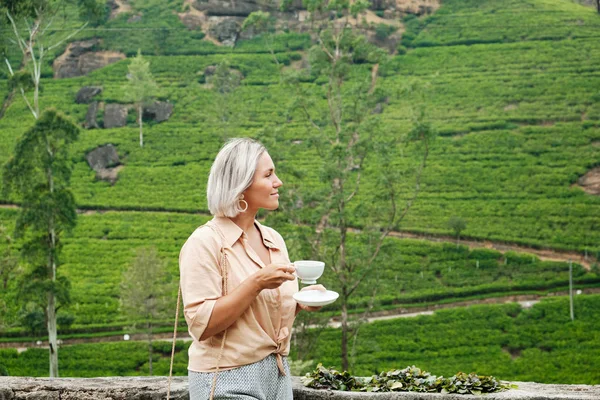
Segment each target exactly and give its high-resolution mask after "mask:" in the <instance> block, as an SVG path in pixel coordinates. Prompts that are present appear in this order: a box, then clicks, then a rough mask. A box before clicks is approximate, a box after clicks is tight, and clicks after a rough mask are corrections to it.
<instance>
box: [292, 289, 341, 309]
mask: <svg viewBox="0 0 600 400" xmlns="http://www.w3.org/2000/svg"><path fill="white" fill-rule="evenodd" d="M339 296H340V295H339V294H338V293H336V292H334V291H332V290H327V291H326V292H323V291H322V290H304V291H301V292H298V293H296V294H295V295H294V300H296V301H297V302H298V303H300V304H302V305H303V306H310V307H322V306H326V305H327V304H331V303H333V302H334V301H336V300H337V298H338V297H339Z"/></svg>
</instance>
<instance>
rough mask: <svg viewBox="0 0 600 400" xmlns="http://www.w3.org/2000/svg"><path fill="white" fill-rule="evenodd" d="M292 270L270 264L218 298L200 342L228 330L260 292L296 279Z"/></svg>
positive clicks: (288, 267)
mask: <svg viewBox="0 0 600 400" xmlns="http://www.w3.org/2000/svg"><path fill="white" fill-rule="evenodd" d="M294 270H295V269H294V267H292V266H290V265H281V264H279V265H278V264H271V265H269V266H267V267H265V268H262V269H261V270H259V271H257V272H256V273H254V274H253V275H251V276H250V277H248V278H247V279H246V280H244V281H243V282H242V283H241V284H240V285H239V286H238V287H237V288H235V289H234V290H233V291H232V292H231V293H230V294H228V295H226V296H223V297H221V298H219V299H218V300H217V301H216V303H215V306H214V308H213V310H212V314H211V315H210V319H209V320H208V324H207V326H206V329H205V330H204V332H203V333H202V336H201V337H200V340H206V339H208V338H210V337H211V336H214V335H216V334H218V333H220V332H223V331H224V330H225V329H227V328H229V327H230V326H231V325H232V324H233V323H234V322H235V321H236V320H237V319H238V318H239V317H240V316H241V315H242V314H243V313H244V311H246V310H247V309H248V307H250V304H252V302H253V301H254V300H255V299H256V296H258V295H259V294H260V292H261V291H262V290H264V289H276V288H278V287H279V286H281V285H282V284H283V283H284V282H285V281H288V280H291V281H293V280H294V279H296V277H295V276H294V275H293V272H294Z"/></svg>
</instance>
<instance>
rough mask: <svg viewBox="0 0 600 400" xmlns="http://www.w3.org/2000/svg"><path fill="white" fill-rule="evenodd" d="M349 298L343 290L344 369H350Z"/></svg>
mask: <svg viewBox="0 0 600 400" xmlns="http://www.w3.org/2000/svg"><path fill="white" fill-rule="evenodd" d="M347 302H348V299H347V298H346V294H345V293H343V292H342V371H348V305H347Z"/></svg>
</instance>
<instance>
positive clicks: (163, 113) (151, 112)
mask: <svg viewBox="0 0 600 400" xmlns="http://www.w3.org/2000/svg"><path fill="white" fill-rule="evenodd" d="M171 114H173V104H171V103H169V102H168V101H155V102H154V104H152V105H150V106H148V107H144V112H143V114H142V118H143V119H153V120H154V121H156V122H163V121H166V120H168V119H169V118H170V117H171Z"/></svg>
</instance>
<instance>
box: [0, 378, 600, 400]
mask: <svg viewBox="0 0 600 400" xmlns="http://www.w3.org/2000/svg"><path fill="white" fill-rule="evenodd" d="M293 380H294V400H308V399H311V400H312V399H315V400H320V399H327V400H338V399H339V400H357V399H360V400H364V399H376V400H473V399H480V400H481V399H484V400H500V399H502V400H507V399H510V400H563V399H564V400H567V399H568V400H599V399H600V385H595V386H590V385H545V384H539V383H532V382H514V383H515V384H517V385H519V388H518V389H511V390H508V391H505V392H500V393H491V394H486V395H482V396H473V395H457V394H437V393H406V392H397V393H360V392H337V391H327V390H313V389H308V388H305V387H304V386H303V385H302V384H301V383H300V379H299V378H297V377H294V378H293ZM187 387H188V385H187V377H174V378H173V381H172V383H171V398H172V399H174V400H184V399H185V400H188V399H189V396H188V392H187ZM166 395H167V378H165V377H152V378H150V377H108V378H59V379H48V378H22V377H0V400H46V399H50V400H99V399H113V400H129V399H131V400H159V399H165V398H166Z"/></svg>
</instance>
